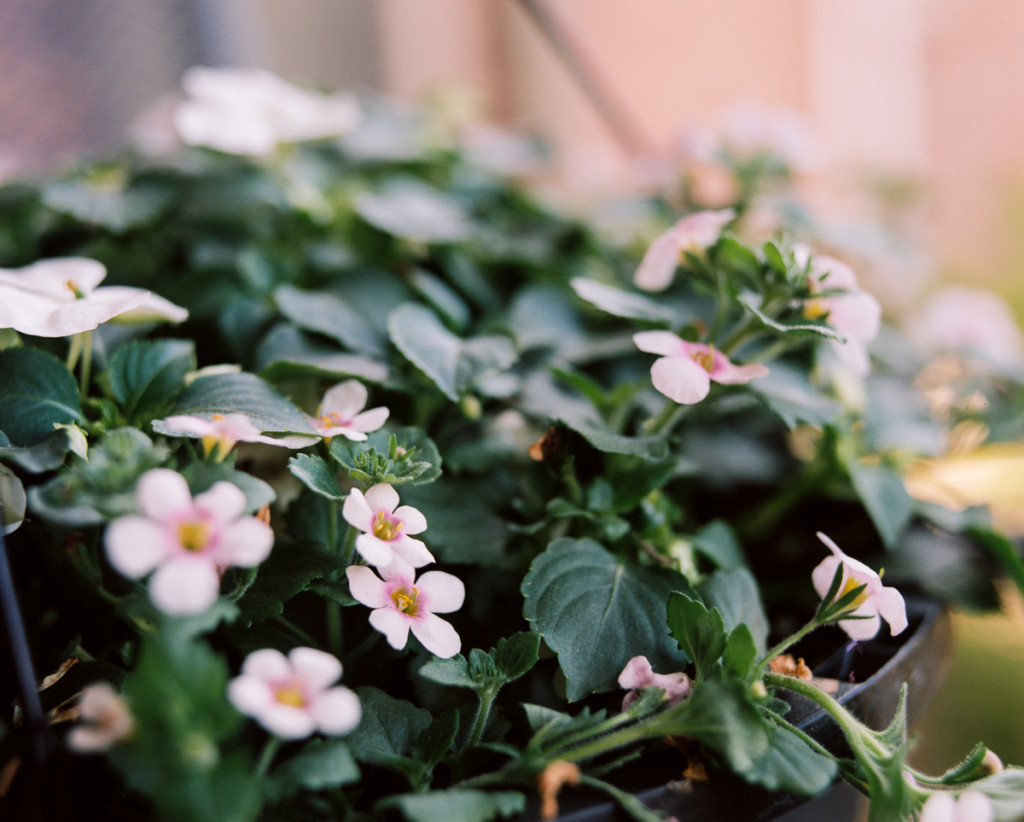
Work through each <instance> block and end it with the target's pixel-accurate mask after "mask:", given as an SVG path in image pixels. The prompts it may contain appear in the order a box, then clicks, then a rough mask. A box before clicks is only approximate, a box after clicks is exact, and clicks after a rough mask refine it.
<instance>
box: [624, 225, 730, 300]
mask: <svg viewBox="0 0 1024 822" xmlns="http://www.w3.org/2000/svg"><path fill="white" fill-rule="evenodd" d="M735 216H736V212H735V211H733V210H732V209H731V208H726V209H722V210H721V211H698V212H696V213H694V214H688V215H687V216H685V217H683V218H682V219H681V220H680V221H679V222H677V223H676V224H675V225H674V226H672V228H670V229H669V230H668V231H666V232H665V233H664V234H662V235H661V236H659V237H658V238H657V239H655V241H654V242H653V243H651V245H650V247H649V248H648V249H647V253H646V254H644V258H643V260H641V261H640V265H639V267H638V268H637V270H636V273H635V274H634V275H633V282H634V283H635V285H636V287H637V288H642V289H643V290H644V291H664V290H665V289H666V288H668V287H669V285H671V283H672V278H673V277H674V276H675V272H676V268H678V266H679V263H680V262H681V261H682V259H683V254H684V253H685V252H687V251H689V252H691V253H694V254H697V253H700V252H701V251H703V250H704V249H706V248H708V247H709V246H712V245H714V244H715V242H716V241H717V240H718V238H719V236H720V235H721V233H722V229H723V228H725V226H726V225H728V224H729V223H730V222H731V221H732V220H733V218H734V217H735Z"/></svg>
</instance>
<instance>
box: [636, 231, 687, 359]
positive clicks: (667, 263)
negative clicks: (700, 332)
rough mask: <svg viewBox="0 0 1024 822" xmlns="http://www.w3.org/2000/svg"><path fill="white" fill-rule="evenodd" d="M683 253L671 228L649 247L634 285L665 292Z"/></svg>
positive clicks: (677, 237)
mask: <svg viewBox="0 0 1024 822" xmlns="http://www.w3.org/2000/svg"><path fill="white" fill-rule="evenodd" d="M681 252H682V247H681V246H680V240H679V236H678V234H677V233H676V231H675V230H674V229H671V228H670V229H669V230H668V231H666V232H665V233H664V234H661V235H660V236H659V237H657V238H656V239H655V240H654V242H652V243H651V245H650V246H649V247H648V249H647V252H646V253H645V254H644V258H643V259H642V260H641V261H640V265H639V266H638V267H637V269H636V273H635V274H634V275H633V283H634V284H635V285H636V287H637V288H642V289H643V290H644V291H664V290H665V289H666V288H668V287H669V285H671V283H672V278H673V277H674V276H675V273H676V268H678V267H679V262H680V254H681ZM655 353H660V352H655Z"/></svg>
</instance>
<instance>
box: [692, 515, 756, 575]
mask: <svg viewBox="0 0 1024 822" xmlns="http://www.w3.org/2000/svg"><path fill="white" fill-rule="evenodd" d="M693 547H694V548H696V549H697V551H698V552H700V553H701V554H703V555H704V556H705V557H707V558H708V559H710V560H711V561H712V562H713V563H714V564H715V565H716V566H717V567H718V568H721V569H722V570H725V571H728V570H730V569H732V568H745V567H746V565H747V558H746V557H745V556H744V555H743V548H742V547H740V543H739V540H737V539H736V534H735V533H734V532H733V530H732V528H731V527H730V526H729V524H728V523H727V522H725V521H724V520H720V519H716V520H712V521H711V522H709V523H708V524H707V525H705V526H704V527H703V528H701V529H700V530H699V531H698V532H697V533H696V534H694V535H693Z"/></svg>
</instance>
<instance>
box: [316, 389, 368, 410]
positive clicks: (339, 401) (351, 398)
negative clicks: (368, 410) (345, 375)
mask: <svg viewBox="0 0 1024 822" xmlns="http://www.w3.org/2000/svg"><path fill="white" fill-rule="evenodd" d="M367 396H368V394H367V391H366V386H365V385H363V384H362V383H361V382H359V381H358V380H345V382H342V383H338V385H336V386H334V387H333V388H331V389H330V390H329V391H328V392H327V393H326V394H324V399H323V402H322V403H320V413H321V415H323V416H327V415H328V414H337V415H338V416H339V417H341V419H343V420H351V419H352V418H353V417H355V415H356V414H358V413H359V412H360V411H362V410H363V408H364V407H366V399H367Z"/></svg>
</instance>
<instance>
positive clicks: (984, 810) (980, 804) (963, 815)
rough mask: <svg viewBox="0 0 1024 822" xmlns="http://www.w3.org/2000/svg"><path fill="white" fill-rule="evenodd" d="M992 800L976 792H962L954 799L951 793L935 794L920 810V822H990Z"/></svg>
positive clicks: (993, 816) (991, 818)
mask: <svg viewBox="0 0 1024 822" xmlns="http://www.w3.org/2000/svg"><path fill="white" fill-rule="evenodd" d="M995 817H996V814H995V809H994V808H993V807H992V800H991V799H989V798H988V797H987V796H986V795H985V794H983V793H980V792H978V791H964V792H963V793H961V794H960V795H959V796H958V797H957V798H956V799H954V798H953V795H952V794H951V793H947V792H936V793H933V794H932V795H931V796H930V797H928V801H927V802H925V803H924V807H922V808H921V818H920V822H992V820H993V819H995Z"/></svg>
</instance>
